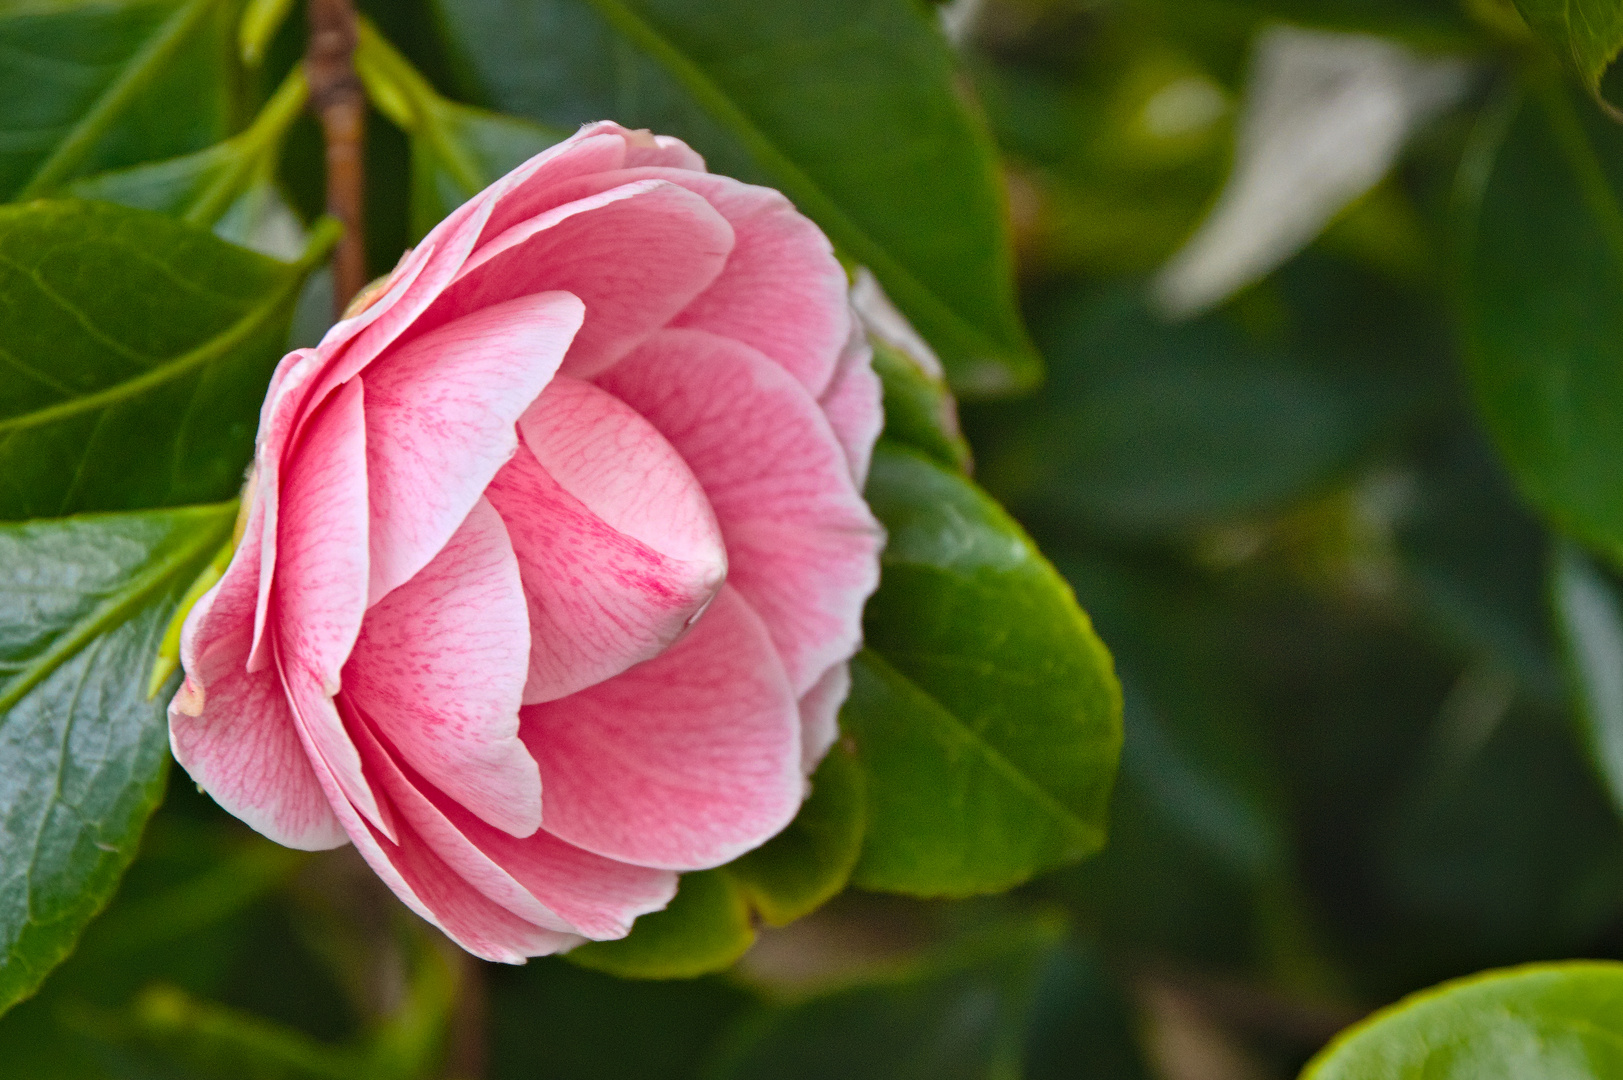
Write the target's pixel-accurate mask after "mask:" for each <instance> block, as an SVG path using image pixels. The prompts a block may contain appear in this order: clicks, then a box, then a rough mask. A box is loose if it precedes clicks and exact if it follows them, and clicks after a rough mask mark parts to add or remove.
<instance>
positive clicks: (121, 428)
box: [0, 201, 336, 520]
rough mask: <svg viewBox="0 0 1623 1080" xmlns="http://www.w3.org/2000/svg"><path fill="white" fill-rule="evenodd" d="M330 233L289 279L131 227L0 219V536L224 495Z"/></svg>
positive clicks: (238, 475)
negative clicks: (50, 522) (30, 524)
mask: <svg viewBox="0 0 1623 1080" xmlns="http://www.w3.org/2000/svg"><path fill="white" fill-rule="evenodd" d="M335 228H336V227H335V226H332V227H325V228H318V230H317V234H316V235H315V236H314V237H313V238H312V241H311V246H310V248H309V250H308V251H307V252H306V254H305V256H304V257H303V258H302V259H301V260H300V262H299V263H297V264H294V265H288V264H286V263H281V262H277V261H275V260H273V259H268V258H265V257H263V256H260V255H256V254H254V253H252V252H249V251H246V250H243V249H242V248H238V247H234V246H232V245H230V244H227V243H224V242H223V241H220V240H217V239H215V238H214V237H212V236H210V235H208V234H207V233H205V232H202V231H200V230H197V229H194V228H192V227H190V226H187V225H185V224H183V223H181V222H178V221H174V220H172V219H170V218H166V217H163V216H160V215H158V214H152V213H147V212H144V211H138V210H131V209H126V208H123V207H115V206H108V205H103V204H98V203H81V202H66V201H65V202H36V203H29V204H26V205H22V206H13V207H3V208H0V368H3V369H4V370H5V372H6V374H5V377H4V378H3V379H0V520H5V519H21V518H30V517H52V516H57V515H61V514H70V513H81V512H85V511H94V510H126V509H142V508H148V507H154V506H174V505H182V504H185V503H189V502H205V501H209V500H216V499H223V498H227V497H229V496H230V495H232V494H234V493H235V491H236V489H237V488H239V487H240V486H241V484H242V472H243V469H244V467H245V466H246V465H247V463H248V460H249V457H250V456H251V454H252V448H253V438H254V430H255V426H256V423H257V420H258V415H259V406H260V402H261V400H262V399H263V397H264V393H265V386H266V384H267V382H268V380H269V378H270V373H271V370H272V369H273V368H274V366H275V364H276V361H277V359H278V357H279V356H280V355H281V353H282V347H283V343H284V342H285V341H286V340H287V328H288V321H289V319H290V318H291V316H292V307H293V302H294V300H295V299H296V297H297V294H298V289H299V287H300V285H301V284H302V283H303V281H304V278H305V276H306V274H308V273H309V271H310V270H311V269H312V268H313V267H314V266H315V265H316V264H318V263H319V262H320V261H321V260H322V257H323V256H324V254H325V251H326V249H327V248H328V247H329V246H330V244H331V243H332V241H333V239H334V232H335Z"/></svg>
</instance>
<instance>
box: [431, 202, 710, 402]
mask: <svg viewBox="0 0 1623 1080" xmlns="http://www.w3.org/2000/svg"><path fill="white" fill-rule="evenodd" d="M732 248H733V230H732V227H731V226H730V225H728V224H727V221H726V219H725V218H723V217H722V216H721V215H720V214H718V213H716V211H715V210H714V209H712V208H711V206H710V204H709V203H707V202H705V200H704V199H702V198H700V197H699V196H698V195H695V194H693V193H692V192H691V191H688V190H686V189H685V188H682V187H678V186H677V185H675V184H669V183H666V182H664V181H662V180H649V181H644V182H642V183H638V184H627V185H624V186H622V187H619V188H614V189H612V190H609V191H604V192H600V193H598V194H595V195H593V196H591V197H589V198H585V199H580V200H577V201H574V202H570V203H566V204H564V205H562V206H559V207H556V208H555V209H552V210H549V211H547V212H546V213H544V214H539V215H537V216H536V217H533V218H530V219H528V220H526V221H522V222H520V223H519V224H517V225H514V226H513V227H512V228H510V229H508V230H507V231H506V232H504V233H502V234H501V235H500V236H497V237H495V238H494V239H492V240H490V241H489V242H487V243H486V244H484V245H482V246H481V247H480V249H479V251H478V252H477V253H476V254H475V255H474V256H473V258H471V259H469V260H468V263H467V265H466V266H465V267H464V268H463V270H462V272H461V273H460V274H459V275H458V277H457V280H456V281H455V282H454V283H453V284H452V285H451V286H450V287H449V288H447V289H446V290H445V292H444V293H443V294H442V295H441V296H440V297H439V299H438V300H436V301H435V303H434V306H433V308H432V309H430V310H429V311H428V312H427V313H426V314H425V315H424V325H425V326H432V325H436V324H437V323H438V322H441V321H445V320H448V319H451V318H455V317H456V316H457V315H460V314H463V313H465V312H469V311H476V310H478V309H480V308H482V307H486V306H488V305H490V304H496V303H500V302H502V301H504V300H507V299H510V298H512V297H514V296H522V295H526V294H529V293H537V292H546V291H549V290H554V289H559V290H563V291H565V292H570V293H574V294H575V295H576V296H578V297H580V298H581V300H582V301H583V302H584V303H585V304H586V321H585V323H584V325H582V326H581V329H580V333H579V334H577V335H576V336H575V341H574V344H573V345H572V346H571V348H570V350H569V355H568V356H567V357H565V359H564V367H563V370H564V371H565V372H566V373H568V374H572V375H576V376H577V377H582V378H584V377H587V376H589V375H591V374H593V373H595V372H598V371H601V370H603V369H604V368H606V367H608V366H610V365H612V364H613V363H614V362H615V361H616V360H618V359H619V358H620V357H621V356H623V355H625V353H626V352H627V351H629V350H630V349H632V348H634V347H635V346H636V345H637V344H638V343H639V342H641V341H642V340H643V339H645V338H646V337H647V336H648V335H649V334H651V333H653V332H654V331H656V330H658V329H659V328H660V327H662V326H664V325H665V324H666V323H668V322H669V321H670V320H671V317H672V316H674V315H675V314H676V313H677V312H678V311H681V310H682V309H683V308H684V307H686V306H687V305H688V303H689V302H690V301H691V300H692V299H693V298H694V297H695V296H697V295H699V293H701V292H703V291H704V289H705V288H706V287H707V286H708V285H709V284H710V283H711V282H712V281H714V280H715V279H716V276H717V275H718V274H720V273H721V269H722V267H723V265H725V263H726V261H727V255H728V253H729V252H730V251H732Z"/></svg>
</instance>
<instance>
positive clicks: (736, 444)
mask: <svg viewBox="0 0 1623 1080" xmlns="http://www.w3.org/2000/svg"><path fill="white" fill-rule="evenodd" d="M599 383H600V385H602V386H603V387H604V388H605V389H607V390H608V391H610V392H611V393H613V394H615V395H617V396H619V397H620V398H621V400H623V401H625V402H626V403H627V404H628V405H630V406H631V407H632V408H634V409H636V410H637V411H638V412H640V413H642V415H644V416H646V417H647V418H648V419H649V421H651V422H652V423H653V425H654V426H655V427H656V428H658V429H659V431H660V432H661V434H663V435H664V436H665V437H666V438H667V439H669V440H670V442H671V445H672V446H674V447H676V449H677V452H678V453H680V454H681V455H682V458H683V460H685V461H686V462H687V463H688V465H689V467H690V468H692V470H693V474H694V475H695V476H697V477H698V478H699V483H700V484H702V485H703V486H704V490H705V493H706V494H707V495H709V497H710V504H711V506H712V507H713V508H714V510H715V512H716V519H717V520H718V521H719V522H720V523H721V532H722V536H723V537H725V538H726V541H727V559H728V572H727V580H728V584H729V585H731V586H732V587H734V588H736V589H737V590H738V591H739V592H740V593H741V594H742V595H743V596H744V598H745V599H746V600H748V601H749V604H750V606H751V607H752V608H754V610H755V611H756V612H757V613H758V614H759V615H760V616H761V618H762V620H764V621H765V623H766V625H767V627H768V629H769V630H770V631H771V634H772V640H773V642H774V644H776V645H777V648H778V651H779V653H780V654H781V655H782V657H783V661H784V665H785V667H786V668H787V670H788V672H789V679H790V683H791V685H792V686H793V687H794V691H795V694H796V695H797V696H798V695H800V694H804V693H805V692H806V691H807V690H809V689H811V686H812V684H813V683H815V682H816V681H817V680H818V679H819V678H820V677H821V676H822V674H823V672H825V671H827V670H828V669H829V668H830V667H831V666H833V665H834V664H836V663H838V662H840V661H842V660H845V659H848V658H849V657H850V656H851V654H852V653H853V652H855V651H856V648H857V645H858V644H859V642H860V641H861V622H862V606H863V603H864V602H865V601H866V600H867V598H868V596H869V594H871V593H872V592H873V590H874V588H875V586H876V585H877V584H878V582H879V549H880V546H881V544H882V542H883V533H882V532H881V530H880V528H879V524H878V523H877V522H876V521H875V520H874V518H873V515H872V514H871V513H870V512H869V511H868V505H867V504H866V503H865V502H863V501H862V496H861V495H860V494H859V493H858V491H857V488H856V485H855V484H854V483H853V481H852V476H851V466H850V464H849V463H848V462H847V461H846V456H845V451H844V450H843V449H842V448H841V446H840V443H839V440H838V439H837V438H836V437H835V434H834V431H833V429H832V428H831V427H830V426H829V422H828V420H827V418H826V417H825V416H824V415H823V411H822V409H821V408H820V407H819V406H818V404H817V402H816V401H815V400H813V399H812V397H811V396H810V395H809V394H808V393H807V392H806V390H805V388H804V387H803V386H801V384H800V383H799V382H797V381H796V380H795V379H794V378H793V377H792V376H791V375H789V374H788V373H787V372H786V371H784V370H783V368H781V367H780V366H778V365H777V364H775V363H773V362H772V361H770V360H768V359H767V358H766V357H765V356H762V355H761V354H760V353H759V352H756V351H755V350H754V349H751V348H749V347H748V346H746V345H742V344H740V343H739V342H736V341H733V340H731V339H728V338H723V337H718V336H717V335H715V334H709V333H706V332H704V331H700V330H665V331H662V332H661V333H659V334H658V335H656V336H655V337H654V338H653V339H651V340H650V341H649V342H648V343H647V344H646V345H644V346H643V347H642V348H640V349H638V350H637V351H636V352H635V353H634V354H632V355H631V356H629V357H627V358H626V359H625V360H623V361H621V362H620V363H619V364H618V365H616V366H615V367H614V368H613V369H611V370H610V371H608V372H607V373H605V374H604V375H603V376H602V377H601V379H600V380H599Z"/></svg>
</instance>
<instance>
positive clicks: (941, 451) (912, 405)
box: [870, 338, 970, 472]
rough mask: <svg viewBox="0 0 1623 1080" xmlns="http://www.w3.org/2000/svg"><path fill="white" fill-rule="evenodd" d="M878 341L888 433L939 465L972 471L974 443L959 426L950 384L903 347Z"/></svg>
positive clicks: (877, 359)
mask: <svg viewBox="0 0 1623 1080" xmlns="http://www.w3.org/2000/svg"><path fill="white" fill-rule="evenodd" d="M870 340H871V341H872V342H873V367H874V370H875V371H876V372H878V373H879V378H880V381H881V382H883V384H884V387H885V438H887V439H889V440H891V441H892V442H895V443H900V444H901V445H903V446H909V447H912V448H913V449H914V450H918V451H920V452H921V453H924V454H926V455H928V456H929V457H931V458H933V459H934V460H935V461H936V462H937V463H938V464H941V465H945V466H946V467H947V468H949V469H954V470H956V471H958V472H968V471H969V466H970V453H969V443H967V442H965V441H964V436H963V433H962V432H961V431H959V430H958V406H957V403H956V402H954V401H953V399H952V393H951V391H949V390H948V389H947V387H946V385H945V384H944V383H943V382H942V381H941V380H940V379H939V378H936V377H933V376H931V375H930V374H929V373H928V372H926V371H925V370H924V369H923V368H921V367H919V365H918V364H916V363H914V362H913V360H912V359H911V358H910V357H908V355H907V354H906V353H904V352H902V351H901V350H900V349H898V348H896V347H894V346H892V345H889V344H887V343H886V342H883V341H880V340H879V339H877V338H871V339H870Z"/></svg>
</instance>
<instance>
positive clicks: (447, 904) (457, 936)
mask: <svg viewBox="0 0 1623 1080" xmlns="http://www.w3.org/2000/svg"><path fill="white" fill-rule="evenodd" d="M362 738H363V739H364V738H365V736H364V735H363V736H362ZM311 760H312V763H313V764H314V765H315V768H316V776H317V778H318V779H319V780H320V781H321V784H322V787H323V789H324V790H325V791H326V792H327V796H328V798H329V799H330V800H331V801H332V805H333V810H334V811H335V812H336V813H337V815H338V819H339V821H340V822H341V823H342V824H343V826H344V831H345V832H347V833H349V837H350V839H351V840H352V841H354V843H355V849H356V850H357V851H359V852H360V853H361V857H362V858H364V859H365V860H366V862H367V865H368V866H370V867H371V868H372V870H373V872H375V873H376V874H377V875H378V877H380V878H382V879H383V883H384V884H385V885H387V886H389V888H390V889H391V890H393V891H394V894H395V895H396V896H398V897H400V899H401V901H402V902H404V903H405V905H406V906H407V907H409V908H411V910H413V911H415V912H416V913H417V914H418V915H420V916H422V917H423V918H424V919H426V920H428V922H430V923H432V924H433V925H435V926H437V927H439V928H440V929H441V930H442V931H444V932H445V935H446V936H447V937H449V938H450V939H451V940H452V941H455V942H456V943H457V944H458V945H460V946H462V947H463V948H464V949H466V950H467V951H468V952H470V953H473V954H474V955H475V956H478V957H481V958H483V959H485V960H493V961H496V962H497V963H505V964H521V963H523V962H524V960H525V958H527V957H531V956H544V955H546V954H548V953H554V952H558V951H560V950H563V949H568V948H570V947H572V946H574V945H577V944H579V942H580V939H579V938H578V937H575V936H574V935H571V934H564V933H560V932H558V931H556V930H549V929H546V928H545V927H541V926H537V925H535V924H534V923H531V922H529V921H527V920H525V919H522V918H520V917H519V916H517V915H515V914H513V913H512V912H511V911H508V910H507V909H506V908H504V907H502V906H501V905H500V904H498V903H496V902H495V901H494V900H491V899H490V898H489V897H488V896H486V895H484V894H483V893H481V892H480V891H479V890H478V889H476V888H475V887H474V886H473V885H471V884H470V883H469V882H468V881H467V880H466V879H465V878H463V877H462V875H460V874H458V873H457V872H456V870H454V869H453V868H452V867H450V866H449V865H447V864H446V862H445V860H444V859H441V858H440V857H439V856H438V855H437V854H436V853H435V852H434V849H433V848H432V847H431V846H430V845H429V844H428V843H426V842H425V841H424V840H423V838H422V837H420V836H419V835H417V833H416V832H415V831H414V830H413V829H412V828H411V827H410V826H409V825H408V824H407V823H406V822H405V821H400V822H399V824H398V826H397V830H396V835H397V837H398V842H397V841H395V840H391V839H390V837H388V836H385V835H383V834H381V833H379V832H378V831H377V830H376V829H374V828H373V827H372V826H371V825H370V824H369V823H368V821H367V820H366V819H365V818H364V817H363V816H362V815H361V814H359V813H357V812H356V809H355V807H354V806H352V805H351V804H350V803H349V801H348V800H347V799H345V797H344V792H343V788H342V786H341V785H340V784H339V783H338V781H337V779H336V778H335V777H334V776H333V774H332V772H331V771H329V770H328V769H327V768H326V765H325V763H324V762H323V761H321V759H320V758H319V757H312V759H311ZM403 816H404V815H393V814H391V817H403Z"/></svg>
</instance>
